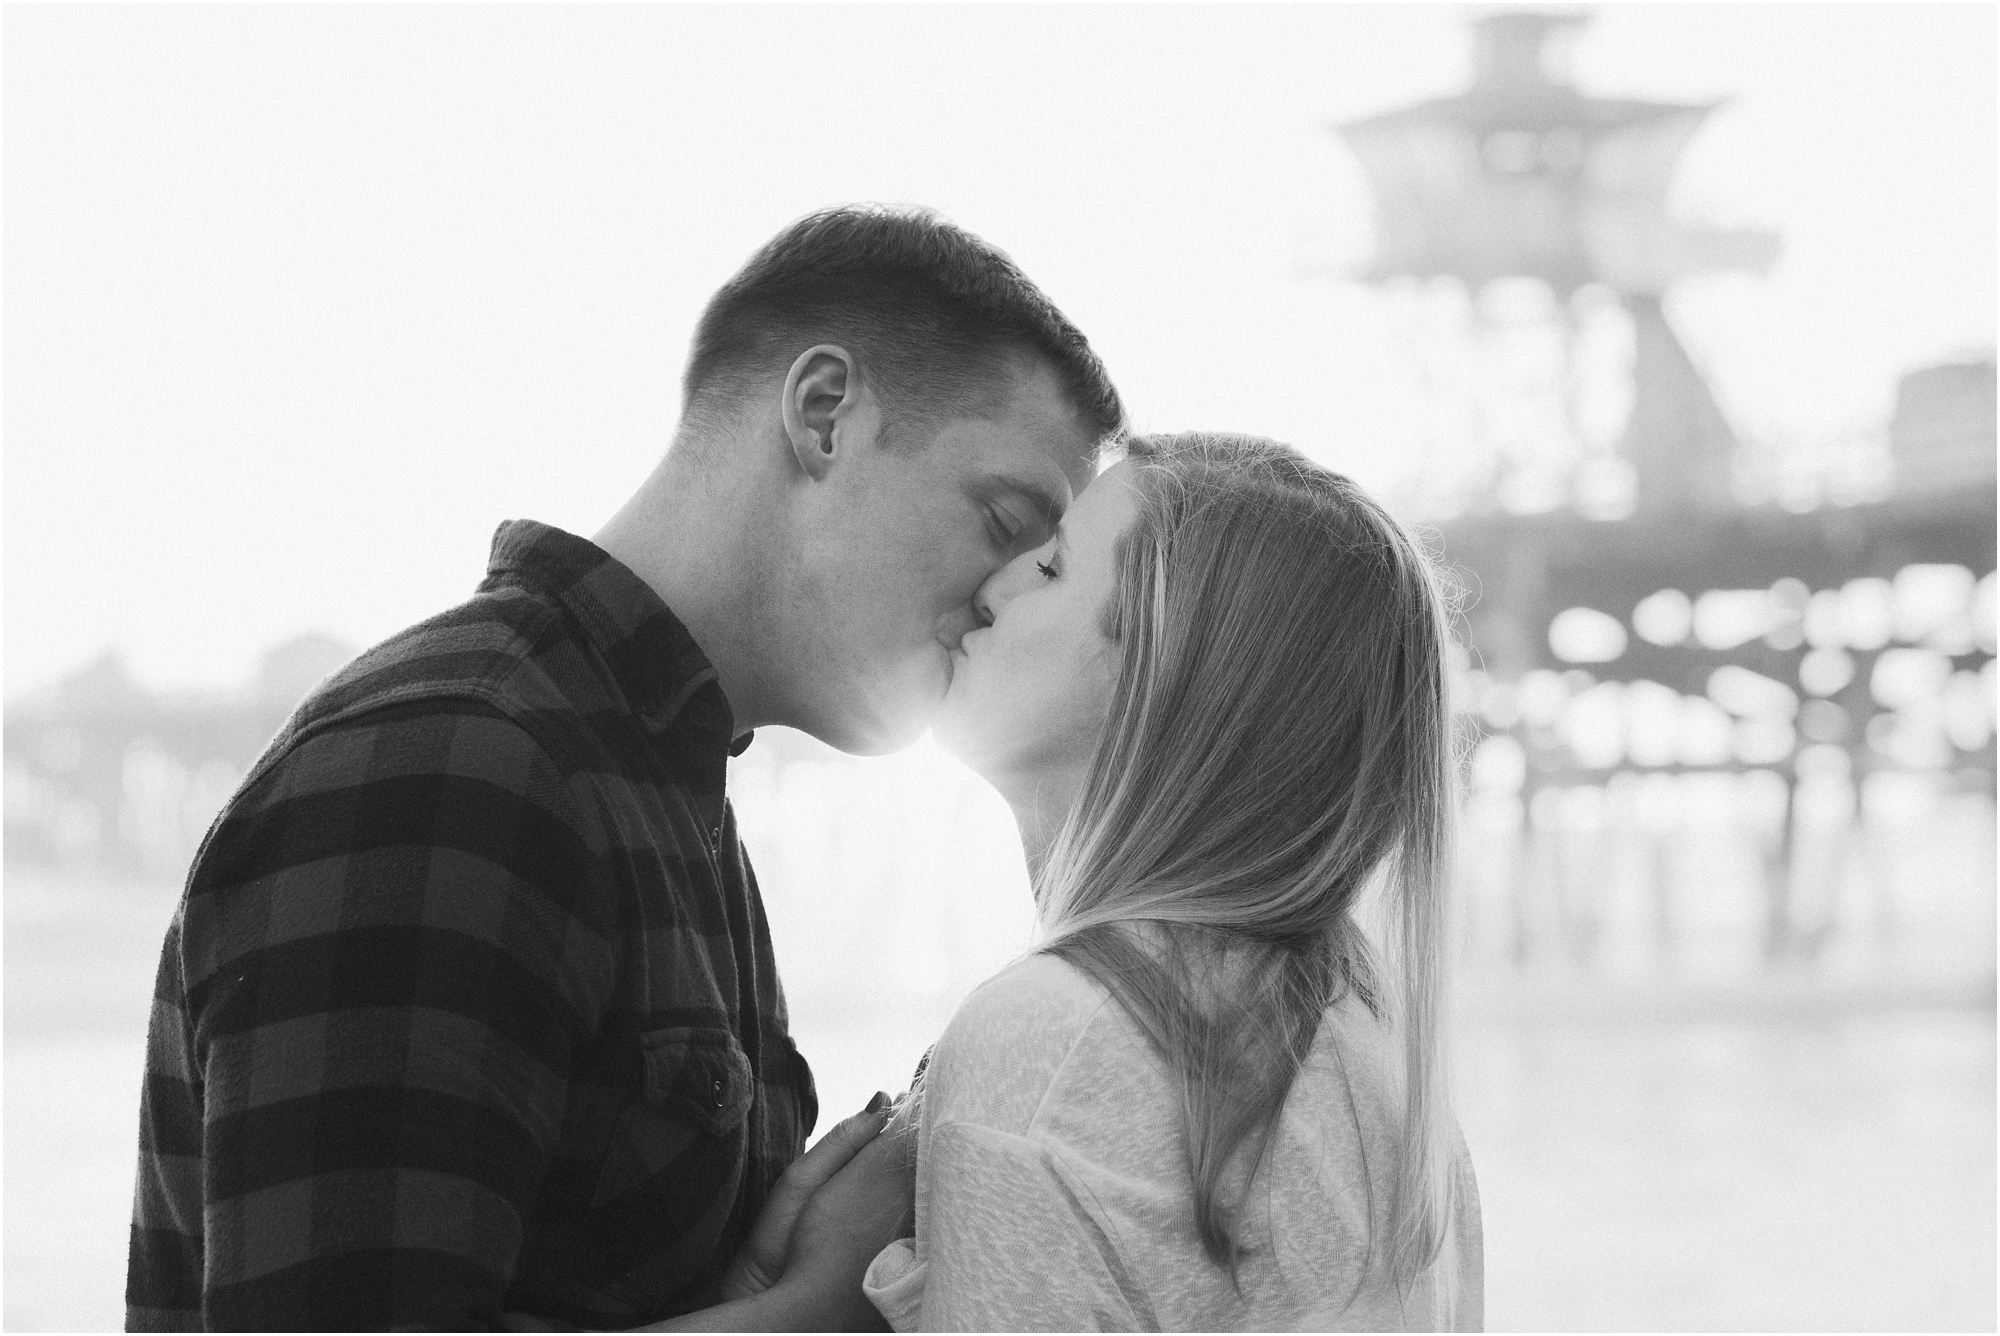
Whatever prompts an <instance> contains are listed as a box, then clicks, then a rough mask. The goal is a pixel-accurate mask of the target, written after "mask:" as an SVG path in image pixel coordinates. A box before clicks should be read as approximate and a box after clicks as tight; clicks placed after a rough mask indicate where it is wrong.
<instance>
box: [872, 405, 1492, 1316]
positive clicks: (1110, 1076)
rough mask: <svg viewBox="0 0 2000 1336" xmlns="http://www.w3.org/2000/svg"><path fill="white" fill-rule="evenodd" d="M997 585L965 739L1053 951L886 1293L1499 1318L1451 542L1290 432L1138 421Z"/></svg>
mask: <svg viewBox="0 0 2000 1336" xmlns="http://www.w3.org/2000/svg"><path fill="white" fill-rule="evenodd" d="M980 603H981V612H982V614H983V615H984V617H985V619H986V620H987V621H988V623H989V624H988V625H987V626H985V627H984V628H983V629H980V630H976V631H974V632H972V633H971V634H969V635H967V636H966V637H965V642H964V646H963V649H962V651H961V653H960V654H959V655H958V656H956V657H955V658H954V679H953V682H952V686H951V690H950V692H949V694H948V695H947V697H946V700H945V704H944V707H943V711H942V713H941V715H940V718H939V720H938V722H937V726H936V734H937V737H938V739H939V741H940V742H941V743H942V744H943V745H945V746H946V747H947V748H949V749H951V750H952V751H954V752H955V753H956V754H957V755H959V756H960V757H962V758H963V759H964V760H966V761H967V762H968V763H969V764H970V765H972V766H973V767H974V768H975V769H976V770H978V771H979V772H980V773H981V774H982V775H983V776H985V777H986V778H987V779H988V780H989V781H990V782H991V783H993V785H994V786H995V787H996V788H997V789H998V790H999V791H1000V793H1001V794H1002V795H1003V796H1004V797H1005V798H1006V799H1007V801H1008V803H1009V804H1010V805H1011V806H1012V807H1013V810H1014V813H1015V816H1016V817H1017V819H1018V821H1019V823H1020V827H1021V835H1022V842H1023V846H1024V848H1025V850H1026V853H1027V856H1028V861H1029V867H1030V871H1031V874H1032V879H1033V883H1034V887H1035V895H1036V901H1037V906H1038V918H1039V922H1040V945H1039V947H1038V949H1037V951H1036V952H1035V953H1034V954H1033V955H1031V956H1029V957H1027V958H1026V959H1024V960H1022V961H1020V962H1018V963H1016V964H1015V965H1014V966H1012V967H1010V968H1009V969H1007V970H1005V971H1003V972H1002V973H1001V974H999V975H998V976H996V977H995V978H993V979H991V980H989V981H988V982H987V983H986V984H984V985H982V986H981V988H979V989H978V990H977V991H975V992H974V993H973V995H972V996H971V997H970V998H969V999H968V1000H967V1001H966V1003H965V1005H964V1006H963V1007H962V1008H961V1009H960V1010H959V1012H958V1014H957V1015H956V1016H955V1017H954V1018H953V1020H952V1022H951V1024H950V1026H949V1027H948V1028H947V1029H946V1031H945V1033H944V1035H943V1037H942V1038H940V1040H939V1041H938V1043H937V1046H936V1048H935V1050H934V1051H933V1053H932V1056H931V1059H930V1061H929V1064H928V1068H927V1071H926V1073H925V1076H924V1078H923V1081H922V1083H921V1089H920V1092H919V1097H918V1098H916V1099H914V1100H912V1101H910V1102H909V1103H908V1104H907V1105H906V1107H905V1109H904V1110H903V1112H902V1114H901V1115H900V1116H899V1119H898V1126H900V1127H902V1128H904V1129H905V1130H906V1131H907V1133H908V1134H909V1135H913V1136H914V1137H915V1140H916V1153H917V1190H916V1233H915V1237H914V1238H913V1239H908V1240H904V1241H902V1242H899V1243H897V1244H895V1245H892V1246H891V1247H890V1248H889V1249H887V1250H885V1251H884V1252H883V1253H882V1254H881V1255H880V1256H879V1257H877V1259H876V1261H875V1263H874V1265H873V1266H872V1267H871V1268H870V1271H869V1275H868V1282H867V1291H868V1294H869V1297H870V1298H871V1299H873V1300H874V1301H875V1304H876V1306H877V1307H878V1308H879V1309H880V1310H881V1311H882V1313H883V1314H884V1316H885V1317H887V1318H888V1319H889V1321H890V1323H891V1324H892V1325H893V1326H894V1327H896V1328H897V1329H898V1330H908V1329H916V1328H925V1329H931V1328H972V1329H986V1330H1020V1329H1041V1330H1049V1329H1053V1330H1079V1329H1089V1328H1142V1327H1152V1328H1165V1329H1199V1330H1220V1329H1231V1328H1237V1329H1242V1328H1261V1329H1271V1328H1299V1327H1304V1328H1315V1329H1382V1328H1393V1329H1406V1328H1414V1329H1476V1328H1477V1327H1478V1325H1479V1323H1480V1319H1481V1260H1480V1231H1479V1212H1478V1202H1477V1195H1476V1189H1475V1186H1474V1182H1473V1176H1472V1171H1471V1165H1470V1161H1469V1160H1468V1158H1467V1156H1466V1153H1465V1149H1464V1145H1463V1142H1462V1140H1461V1138H1460V1137H1459V1135H1458V1130H1457V1126H1456V1124H1455V1123H1454V1121H1453V1120H1452V1118H1451V1115H1450V1113H1449V1111H1448V1109H1447V1106H1446V1103H1445V1097H1444V1083H1443V1066H1442V1059H1441V1055H1440V1051H1439V1033H1438V1030H1439V1022H1440V1010H1439V1008H1440V1002H1439V998H1440V990H1441V983H1442V980H1441V978H1440V974H1441V971H1442V969H1443V947H1444V941H1445V933H1444V921H1445V879H1446V866H1447V848H1448V832H1449V825H1450V821H1451V801H1450V793H1451V789H1452V774H1453V765H1454V761H1453V755H1452V748H1451V743H1450V726H1449V714H1448V712H1447V708H1446V704H1445V699H1444V672H1445V668H1444V654H1445V643H1446V632H1445V627H1444V611H1443V606H1442V602H1441V599H1440V595H1439V589H1438V581H1437V578H1436V576H1435V574H1434V572H1433V570H1432V568H1431V566H1430V565H1429V563H1428V562H1427V560H1426V559H1425V557H1424V555H1423V554H1422V552H1421V551H1420V550H1419V549H1418V548H1417V547H1416V545H1415V544H1413V543H1412V542H1411V541H1410V539H1409V538H1408V537H1407V536H1406V535H1405V534H1404V533H1403V532H1402V531H1401V530H1400V529H1399V528H1398V527H1397V526H1396V524H1395V523H1394V522H1393V521H1392V520H1390V519H1389V518H1388V516H1387V515H1386V514H1384V513H1383V511H1382V510H1381V509H1380V508H1379V507H1377V506H1376V505H1375V504H1374V503H1373V502H1372V501H1370V500H1369V499H1368V498H1367V497H1365V496H1363V495H1362V494H1361V493H1360V491H1359V490H1358V489H1356V488H1355V487H1354V485H1353V484H1352V483H1350V482H1348V481H1347V480H1346V479H1345V478H1342V477H1340V476H1339V475H1337V474H1334V473H1331V472H1328V471H1327V470H1325V469H1322V468H1319V467H1318V466H1316V465H1314V464H1312V463H1310V462H1309V461H1307V460H1306V459H1305V458H1303V457H1302V456H1301V455H1299V454H1298V453H1297V452H1296V451H1293V450H1292V449H1290V448H1289V447H1286V446H1282V445H1278V444H1276V443H1274V442H1269V441H1263V440H1256V439H1250V438H1242V437H1227V436H1217V435H1205V434H1204V435H1184V436H1172V437H1154V438H1142V439H1140V440H1138V441H1135V442H1134V443H1133V444H1132V446H1131V449H1130V453H1129V455H1128V457H1127V458H1126V459H1124V460H1123V461H1121V462H1120V463H1118V464H1117V465H1116V466H1114V467H1113V468H1111V469H1109V470H1107V471H1106V472H1105V473H1104V474H1103V475H1101V476H1100V477H1099V478H1098V479H1097V480H1096V481H1095V482H1093V483H1092V484H1091V486H1090V487H1089V488H1088V489H1087V490H1086V491H1085V492H1084V493H1083V495H1082V496H1081V497H1080V498H1079V499H1078V501H1077V504H1076V505H1075V506H1074V508H1073V509H1072V511H1071V513H1070V514H1069V516H1068V517H1066V518H1065V520H1064V522H1063V525H1062V529H1061V532H1060V533H1059V535H1058V536H1057V537H1056V538H1055V539H1054V540H1053V541H1052V542H1051V543H1050V544H1049V545H1048V546H1046V547H1044V548H1041V549H1038V550H1037V551H1034V552H1031V553H1027V554H1025V555H1023V556H1022V557H1020V558H1019V559H1018V560H1016V561H1015V562H1013V563H1011V564H1010V565H1009V566H1007V567H1006V568H1004V569H1003V570H1002V571H1000V572H999V573H998V574H997V575H995V576H994V577H993V579H992V580H990V581H989V582H988V583H987V585H986V586H985V587H984V588H983V589H982V590H981V591H980ZM1364 891H1368V892H1369V894H1370V898H1373V897H1379V898H1380V904H1379V905H1378V906H1376V907H1377V908H1378V909H1379V910H1380V912H1381V918H1382V920H1383V921H1384V924H1385V933H1386V940H1387V942H1388V944H1389V950H1388V952H1387V956H1388V964H1389V965H1390V966H1392V967H1393V968H1390V969H1388V970H1386V971H1385V969H1384V968H1382V967H1381V966H1379V965H1378V963H1377V956H1376V952H1375V950H1374V949H1373V948H1372V947H1371V946H1370V944H1369V941H1368V939H1367V938H1366V937H1364V935H1363V934H1362V932H1361V931H1360V929H1359V928H1358V927H1357V924H1356V917H1357V914H1358V913H1359V912H1360V911H1361V909H1362V902H1363V899H1364Z"/></svg>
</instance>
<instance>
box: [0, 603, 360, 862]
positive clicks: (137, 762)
mask: <svg viewBox="0 0 2000 1336" xmlns="http://www.w3.org/2000/svg"><path fill="white" fill-rule="evenodd" d="M352 656H353V651H352V650H350V649H349V648H348V647H347V646H345V645H343V644H341V643H340V642H339V641H337V640H334V639H332V638H331V637H329V636H324V635H318V634H311V635H305V636H300V637H298V638H296V639H294V640H290V641H287V642H285V643H284V644H281V645H278V646H276V647H275V648H273V649H272V650H270V651H269V652H268V653H267V654H265V656H264V658H263V661H262V663H261V664H260V665H259V669H258V671H257V673H256V674H255V675H254V676H253V677H252V678H251V680H250V681H248V682H247V683H245V684H244V685H243V686H242V687H240V688H239V689H237V690H235V691H226V692H186V693H164V694H163V693H157V692H152V691H148V690H146V689H145V688H144V687H142V686H141V685H139V684H138V683H137V682H135V681H134V680H133V679H132V677H131V674H130V673H129V672H128V670H127V669H126V666H125V663H124V660H123V659H121V658H120V657H119V656H118V655H117V654H116V653H107V654H105V655H104V656H102V657H101V658H99V659H98V660H96V661H95V662H93V663H91V664H89V665H87V666H85V667H84V668H82V669H80V670H78V671H77V672H75V673H73V674H71V675H70V676H69V677H67V678H65V679H63V680H62V681H60V682H58V683H56V684H55V685H54V686H51V687H49V688H47V689H45V690H43V691H40V692H36V693H34V694H32V695H29V696H26V697H24V698H22V699H20V700H18V701H15V702H12V703H10V704H9V705H8V707H7V717H6V729H5V750H6V790H5V792H6V857H7V861H8V863H9V864H15V863H23V864H39V865H45V866H52V867H55V868H59V869H61V870H64V871H70V872H79V873H105V874H116V875H126V876H137V877H146V878H152V879H167V880H171V881H173V882H176V883H177V882H178V881H179V880H180V878H181V876H182V875H183V874H184V873H185V872H186V871H187V866H188V863H189V862H190V860H192V858H193V857H194V853H195V850H196V849H197V848H198V847H199V846H200V843H201V839H202V836H203V835H204V834H205V833H206V832H207V830H208V825H209V823H210V822H211V821H212V820H213V819H214V817H215V814H216V812H218V811H219V810H221V807H222V804H223V803H224V802H226V801H227V800H228V798H229V796H230V794H231V793H233V792H234V791H235V789H236V786H237V784H238V783H239V782H241V780H242V777H243V775H244V773H245V772H246V771H247V770H248V769H249V767H250V765H251V763H252V762H254V761H255V760H256V759H257V757H258V755H259V754H260V753H261V752H262V751H263V750H264V746H265V744H266V743H268V742H269V741H270V740H271V737H272V735H273V734H275V733H276V732H277V731H278V728H279V726H280V725H282V724H283V723H284V721H285V719H286V717H287V716H288V715H289V714H290V713H291V711H292V707H293V706H295V705H297V704H298V702H299V700H300V698H302V697H303V696H304V695H305V694H306V692H308V691H309V690H311V689H312V687H313V686H314V685H315V684H316V683H317V682H319V680H320V679H321V678H323V677H325V676H326V675H327V674H328V673H331V672H332V671H333V670H334V669H336V668H338V667H340V666H341V665H342V664H344V663H346V662H347V660H348V659H349V658H351V657H352Z"/></svg>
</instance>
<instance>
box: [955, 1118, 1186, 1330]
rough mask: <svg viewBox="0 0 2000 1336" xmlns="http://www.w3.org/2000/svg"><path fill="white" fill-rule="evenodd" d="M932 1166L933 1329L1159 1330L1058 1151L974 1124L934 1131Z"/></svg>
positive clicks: (1087, 1193)
mask: <svg viewBox="0 0 2000 1336" xmlns="http://www.w3.org/2000/svg"><path fill="white" fill-rule="evenodd" d="M926 1149H927V1155H926V1159H925V1163H924V1166H923V1169H922V1172H923V1174H924V1175H925V1179H926V1184H925V1186H926V1187H927V1189H928V1197H929V1205H930V1210H929V1212H928V1214H929V1217H930V1218H929V1223H930V1225H931V1228H930V1230H929V1232H928V1237H927V1238H926V1239H925V1240H924V1246H923V1249H922V1254H921V1256H920V1258H919V1263H920V1265H921V1266H922V1268H923V1273H924V1274H923V1276H922V1281H921V1287H922V1296H923V1297H922V1305H921V1309H920V1311H919V1323H920V1326H921V1328H922V1329H923V1330H925V1331H1134V1330H1139V1329H1141V1328H1143V1327H1150V1326H1152V1325H1154V1324H1153V1323H1152V1322H1151V1320H1150V1317H1149V1315H1148V1313H1147V1307H1146V1303H1145V1299H1144V1297H1143V1295H1141V1294H1140V1293H1139V1292H1138V1291H1137V1289H1136V1288H1135V1287H1134V1286H1133V1285H1132V1283H1131V1281H1130V1278H1129V1277H1127V1276H1126V1275H1125V1272H1124V1268H1123V1267H1122V1265H1121V1264H1120V1262H1119V1258H1118V1250H1117V1247H1116V1246H1115V1243H1114V1241H1113V1240H1112V1239H1111V1238H1110V1237H1109V1235H1108V1234H1107V1233H1106V1231H1105V1227H1104V1225H1103V1223H1102V1221H1101V1217H1100V1215H1099V1213H1098V1212H1096V1211H1094V1210H1093V1208H1092V1205H1091V1201H1090V1190H1089V1188H1088V1187H1087V1186H1086V1185H1085V1184H1083V1183H1082V1182H1081V1180H1080V1179H1079V1178H1078V1177H1077V1176H1076V1175H1075V1174H1074V1173H1073V1172H1071V1171H1070V1169H1069V1167H1068V1166H1067V1165H1066V1164H1064V1162H1063V1161H1062V1159H1061V1158H1060V1156H1059V1154H1058V1153H1057V1152H1056V1151H1054V1150H1053V1149H1052V1148H1050V1147H1048V1146H1046V1145H1044V1144H1042V1143H1040V1142H1038V1141H1034V1140H1031V1139H1030V1138H1028V1137H1024V1136H1016V1135H1012V1134H1010V1133H1006V1132H999V1131H995V1130H994V1129H992V1128H989V1127H982V1126H979V1125H977V1124H972V1123H947V1124H944V1125H942V1126H939V1127H937V1128H935V1129H934V1130H933V1131H932V1134H931V1136H930V1140H929V1145H928V1146H927V1148H926Z"/></svg>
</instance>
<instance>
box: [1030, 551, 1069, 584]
mask: <svg viewBox="0 0 2000 1336" xmlns="http://www.w3.org/2000/svg"><path fill="white" fill-rule="evenodd" d="M1035 569H1036V570H1038V571H1040V572H1041V573H1042V578H1043V579H1044V580H1053V579H1055V578H1056V577H1057V576H1058V575H1061V574H1062V572H1061V571H1059V570H1057V569H1056V564H1055V559H1054V557H1053V556H1051V557H1050V559H1049V560H1047V561H1038V562H1036V563H1035Z"/></svg>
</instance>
